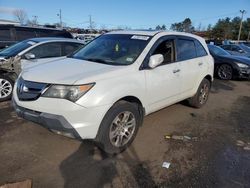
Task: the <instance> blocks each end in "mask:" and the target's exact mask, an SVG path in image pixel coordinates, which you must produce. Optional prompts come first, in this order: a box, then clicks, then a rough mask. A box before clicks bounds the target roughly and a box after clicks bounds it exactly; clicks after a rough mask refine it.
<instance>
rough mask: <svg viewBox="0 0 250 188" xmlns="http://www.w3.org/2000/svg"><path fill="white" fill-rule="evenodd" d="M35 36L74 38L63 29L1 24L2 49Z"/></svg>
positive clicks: (0, 42)
mask: <svg viewBox="0 0 250 188" xmlns="http://www.w3.org/2000/svg"><path fill="white" fill-rule="evenodd" d="M35 37H60V38H73V36H72V35H71V34H70V33H69V32H68V31H66V30H62V29H55V28H45V27H26V26H15V25H0V49H3V48H6V47H8V46H11V45H13V44H15V43H17V42H20V41H23V40H25V39H29V38H35Z"/></svg>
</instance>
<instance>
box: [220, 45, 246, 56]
mask: <svg viewBox="0 0 250 188" xmlns="http://www.w3.org/2000/svg"><path fill="white" fill-rule="evenodd" d="M220 47H221V48H223V49H224V50H226V51H228V52H229V53H230V54H232V55H239V56H245V57H248V58H250V48H249V47H247V46H246V45H244V44H226V45H222V46H220Z"/></svg>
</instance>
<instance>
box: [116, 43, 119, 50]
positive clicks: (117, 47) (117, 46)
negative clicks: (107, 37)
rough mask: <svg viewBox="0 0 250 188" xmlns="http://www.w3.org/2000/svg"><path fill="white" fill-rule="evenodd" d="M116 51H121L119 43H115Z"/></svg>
mask: <svg viewBox="0 0 250 188" xmlns="http://www.w3.org/2000/svg"><path fill="white" fill-rule="evenodd" d="M115 51H116V52H119V44H116V45H115Z"/></svg>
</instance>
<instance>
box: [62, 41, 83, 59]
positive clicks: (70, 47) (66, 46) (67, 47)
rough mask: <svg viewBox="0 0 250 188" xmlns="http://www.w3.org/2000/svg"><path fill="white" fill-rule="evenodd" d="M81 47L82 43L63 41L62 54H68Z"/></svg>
mask: <svg viewBox="0 0 250 188" xmlns="http://www.w3.org/2000/svg"><path fill="white" fill-rule="evenodd" d="M81 47H83V44H77V43H70V42H67V43H63V54H62V55H63V56H66V55H69V54H71V53H73V52H75V51H76V50H78V49H79V48H81Z"/></svg>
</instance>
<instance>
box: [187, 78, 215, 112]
mask: <svg viewBox="0 0 250 188" xmlns="http://www.w3.org/2000/svg"><path fill="white" fill-rule="evenodd" d="M210 87H211V83H210V81H209V80H207V79H206V78H204V79H203V80H202V82H201V83H200V86H199V88H198V90H197V92H196V94H195V95H194V96H193V97H192V98H190V99H189V100H188V102H189V105H190V106H192V107H195V108H201V107H202V106H203V105H205V104H206V102H207V100H208V96H209V92H210Z"/></svg>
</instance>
